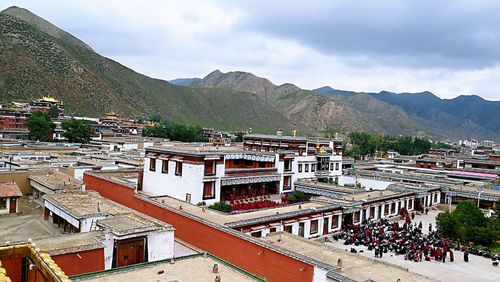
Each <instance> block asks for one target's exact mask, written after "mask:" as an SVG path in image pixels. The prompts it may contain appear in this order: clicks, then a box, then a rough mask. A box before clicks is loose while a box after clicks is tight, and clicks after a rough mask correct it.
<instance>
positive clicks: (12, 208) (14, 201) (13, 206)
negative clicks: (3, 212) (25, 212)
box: [9, 198, 17, 213]
mask: <svg viewBox="0 0 500 282" xmlns="http://www.w3.org/2000/svg"><path fill="white" fill-rule="evenodd" d="M16 207H17V199H16V198H10V211H9V212H10V213H16Z"/></svg>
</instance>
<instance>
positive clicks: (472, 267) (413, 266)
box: [326, 211, 500, 282]
mask: <svg viewBox="0 0 500 282" xmlns="http://www.w3.org/2000/svg"><path fill="white" fill-rule="evenodd" d="M438 213H439V212H438V211H430V212H429V214H428V215H417V216H415V220H414V221H415V222H417V223H418V222H420V221H422V225H423V229H424V232H425V233H427V232H428V226H429V223H432V226H433V228H435V224H436V216H437V214H438ZM401 223H402V221H401ZM343 243H344V241H343V240H339V241H334V242H332V243H326V244H329V245H333V246H335V247H337V248H341V249H344V250H345V249H348V250H349V249H350V248H351V247H354V248H355V249H356V250H358V251H359V250H363V253H358V254H359V255H362V256H364V257H369V258H375V256H374V252H373V251H368V250H367V248H366V247H364V246H357V247H356V246H354V245H347V246H346V245H344V244H343ZM453 252H454V254H455V261H454V262H449V257H448V258H447V260H446V263H442V262H436V261H430V262H428V261H423V262H413V261H407V260H404V257H403V256H401V255H399V256H396V255H394V253H389V252H388V253H386V254H384V256H383V257H382V258H377V260H381V261H384V262H387V263H391V264H395V265H399V266H401V267H404V268H407V269H408V270H409V271H412V272H415V273H418V274H421V275H425V276H428V277H431V278H434V279H437V280H440V281H450V282H451V281H453V282H455V281H500V268H499V267H493V266H492V265H491V262H492V261H491V259H486V258H483V257H480V256H475V255H470V256H469V262H468V263H466V262H464V260H463V253H462V252H460V251H453Z"/></svg>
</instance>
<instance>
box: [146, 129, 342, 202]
mask: <svg viewBox="0 0 500 282" xmlns="http://www.w3.org/2000/svg"><path fill="white" fill-rule="evenodd" d="M341 174H342V153H341V142H340V140H315V141H310V140H308V139H306V138H303V137H294V136H278V135H277V136H274V135H246V136H245V139H244V142H243V147H241V146H222V147H214V146H200V145H199V144H198V145H196V144H195V145H181V146H163V147H149V148H146V158H145V160H144V173H143V179H142V187H141V189H142V191H143V192H144V193H147V194H149V195H153V196H171V197H174V198H177V199H180V200H183V201H186V202H188V203H194V204H198V203H200V204H201V203H205V204H213V203H215V202H220V201H225V202H228V203H231V205H233V206H235V205H237V204H238V205H239V204H242V205H244V204H248V205H249V208H248V209H253V208H260V207H270V206H273V205H275V204H280V203H282V202H283V198H282V197H283V196H284V195H286V194H289V193H291V192H293V191H294V190H295V189H294V188H295V187H294V182H295V181H297V180H298V179H317V180H319V181H325V182H335V181H338V177H339V176H340V175H341ZM252 204H253V205H252ZM238 207H239V206H238Z"/></svg>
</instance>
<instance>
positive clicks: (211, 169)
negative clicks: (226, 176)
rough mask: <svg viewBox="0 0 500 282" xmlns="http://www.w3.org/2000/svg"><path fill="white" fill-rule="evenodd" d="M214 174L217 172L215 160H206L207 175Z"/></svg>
mask: <svg viewBox="0 0 500 282" xmlns="http://www.w3.org/2000/svg"><path fill="white" fill-rule="evenodd" d="M214 174H215V162H214V161H205V175H214Z"/></svg>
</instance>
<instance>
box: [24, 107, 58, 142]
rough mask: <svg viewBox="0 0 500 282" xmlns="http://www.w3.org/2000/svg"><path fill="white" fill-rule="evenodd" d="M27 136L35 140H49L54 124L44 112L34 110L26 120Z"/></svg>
mask: <svg viewBox="0 0 500 282" xmlns="http://www.w3.org/2000/svg"><path fill="white" fill-rule="evenodd" d="M26 126H27V127H28V129H29V138H30V139H31V140H36V141H50V140H52V134H53V133H54V129H55V128H56V125H55V124H54V123H53V122H52V120H51V119H50V116H49V114H48V113H46V112H41V111H34V112H32V113H31V116H30V117H29V118H28V120H27V122H26Z"/></svg>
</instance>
